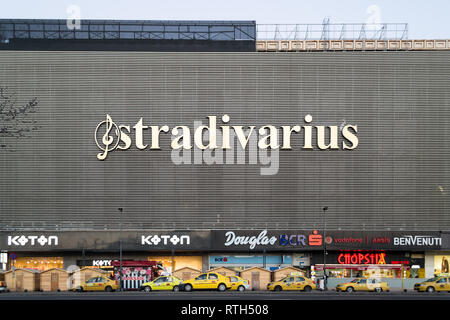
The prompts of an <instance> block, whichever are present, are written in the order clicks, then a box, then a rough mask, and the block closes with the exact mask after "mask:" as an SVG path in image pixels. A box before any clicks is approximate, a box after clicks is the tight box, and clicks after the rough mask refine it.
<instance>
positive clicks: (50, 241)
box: [8, 235, 58, 246]
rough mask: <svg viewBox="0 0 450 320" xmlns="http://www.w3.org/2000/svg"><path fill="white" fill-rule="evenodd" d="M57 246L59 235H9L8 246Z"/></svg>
mask: <svg viewBox="0 0 450 320" xmlns="http://www.w3.org/2000/svg"><path fill="white" fill-rule="evenodd" d="M26 245H30V246H35V245H40V246H57V245H58V237H57V236H44V235H41V236H34V235H33V236H31V235H30V236H26V235H20V236H8V246H26Z"/></svg>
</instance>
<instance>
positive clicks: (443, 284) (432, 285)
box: [414, 277, 450, 292]
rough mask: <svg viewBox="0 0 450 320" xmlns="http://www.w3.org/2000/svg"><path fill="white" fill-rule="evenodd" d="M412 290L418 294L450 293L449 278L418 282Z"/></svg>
mask: <svg viewBox="0 0 450 320" xmlns="http://www.w3.org/2000/svg"><path fill="white" fill-rule="evenodd" d="M414 290H416V291H418V292H424V291H426V292H435V291H449V292H450V278H449V277H434V278H431V279H428V280H425V281H424V282H419V283H416V284H415V285H414Z"/></svg>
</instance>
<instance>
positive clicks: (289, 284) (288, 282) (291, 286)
mask: <svg viewBox="0 0 450 320" xmlns="http://www.w3.org/2000/svg"><path fill="white" fill-rule="evenodd" d="M284 284H285V287H284V288H283V290H295V281H294V277H288V278H286V279H285V280H284Z"/></svg>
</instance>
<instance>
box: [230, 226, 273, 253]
mask: <svg viewBox="0 0 450 320" xmlns="http://www.w3.org/2000/svg"><path fill="white" fill-rule="evenodd" d="M225 237H226V240H225V243H224V245H225V246H226V247H229V246H231V245H235V246H239V245H248V246H249V248H250V249H254V248H255V247H256V246H257V245H265V246H267V245H271V246H273V245H274V244H275V243H276V242H277V238H276V237H274V236H272V237H268V236H267V230H263V231H261V232H260V233H259V235H257V236H248V235H243V236H237V235H236V234H235V233H234V232H233V231H228V232H227V233H226V234H225Z"/></svg>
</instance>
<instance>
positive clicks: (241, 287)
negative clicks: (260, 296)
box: [228, 276, 250, 292]
mask: <svg viewBox="0 0 450 320" xmlns="http://www.w3.org/2000/svg"><path fill="white" fill-rule="evenodd" d="M228 278H229V279H230V283H231V288H230V290H237V291H241V292H243V291H245V290H248V289H250V281H248V280H245V279H242V278H241V277H238V276H230V277H228Z"/></svg>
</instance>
